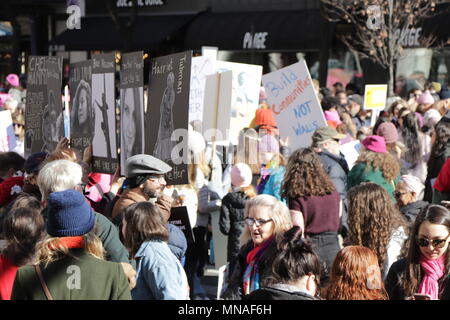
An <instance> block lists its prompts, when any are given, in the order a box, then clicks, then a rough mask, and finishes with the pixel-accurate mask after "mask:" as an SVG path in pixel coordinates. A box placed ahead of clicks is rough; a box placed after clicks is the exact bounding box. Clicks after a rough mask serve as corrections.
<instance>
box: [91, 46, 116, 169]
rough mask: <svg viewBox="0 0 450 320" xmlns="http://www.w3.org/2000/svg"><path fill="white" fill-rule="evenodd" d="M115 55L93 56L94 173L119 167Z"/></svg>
mask: <svg viewBox="0 0 450 320" xmlns="http://www.w3.org/2000/svg"><path fill="white" fill-rule="evenodd" d="M115 71H116V61H115V54H114V53H109V54H99V55H94V56H93V58H92V107H93V108H94V113H95V132H94V138H93V140H92V157H93V167H94V172H101V173H108V174H112V173H114V171H115V170H116V169H117V167H118V159H117V142H116V141H117V140H116V112H115V110H116V108H115V95H114V93H115V85H114V73H115Z"/></svg>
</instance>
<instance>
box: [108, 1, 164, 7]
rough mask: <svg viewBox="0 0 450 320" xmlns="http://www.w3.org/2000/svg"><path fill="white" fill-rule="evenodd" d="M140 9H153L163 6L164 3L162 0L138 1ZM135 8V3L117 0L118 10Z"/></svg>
mask: <svg viewBox="0 0 450 320" xmlns="http://www.w3.org/2000/svg"><path fill="white" fill-rule="evenodd" d="M136 4H137V6H138V7H153V6H163V5H164V1H162V0H138V1H137V3H136ZM132 6H133V1H130V0H117V3H116V7H117V8H131V7H132Z"/></svg>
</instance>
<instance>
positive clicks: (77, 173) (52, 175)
mask: <svg viewBox="0 0 450 320" xmlns="http://www.w3.org/2000/svg"><path fill="white" fill-rule="evenodd" d="M82 177H83V169H82V168H81V166H80V165H79V164H77V163H75V162H72V161H69V160H55V161H52V162H49V163H47V164H46V165H45V166H44V167H43V168H42V169H41V170H40V171H39V175H38V178H37V184H38V186H39V190H40V191H41V194H42V200H46V199H47V197H48V196H49V194H50V193H52V192H58V191H65V190H69V189H73V188H75V186H77V185H78V184H80V183H81V179H82Z"/></svg>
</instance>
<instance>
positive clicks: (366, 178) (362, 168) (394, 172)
mask: <svg viewBox="0 0 450 320" xmlns="http://www.w3.org/2000/svg"><path fill="white" fill-rule="evenodd" d="M362 145H363V149H362V150H361V153H360V155H359V157H358V159H357V160H356V163H355V165H354V166H353V168H352V170H350V172H349V174H348V177H347V188H348V189H350V188H351V187H354V186H357V185H359V184H361V183H362V182H373V183H376V184H378V185H380V186H382V187H383V188H384V189H386V191H387V192H388V193H389V195H390V196H391V199H392V201H395V198H394V191H395V184H396V183H397V181H398V179H399V178H400V165H399V163H398V161H397V159H395V157H394V156H392V155H391V154H389V153H388V152H387V149H386V142H385V140H384V138H383V137H380V136H368V137H366V138H365V139H364V140H363V141H362Z"/></svg>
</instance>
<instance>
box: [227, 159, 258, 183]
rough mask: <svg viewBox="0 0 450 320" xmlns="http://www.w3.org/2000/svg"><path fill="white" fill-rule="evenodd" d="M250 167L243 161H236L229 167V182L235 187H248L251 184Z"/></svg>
mask: <svg viewBox="0 0 450 320" xmlns="http://www.w3.org/2000/svg"><path fill="white" fill-rule="evenodd" d="M252 177H253V175H252V169H250V167H249V166H248V165H247V164H245V163H242V162H240V163H236V164H235V165H234V166H233V168H231V183H232V184H233V186H235V187H248V186H249V185H251V184H252Z"/></svg>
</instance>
